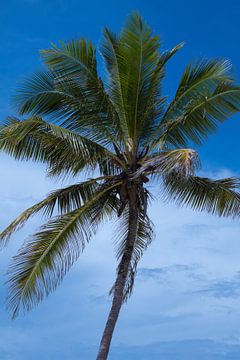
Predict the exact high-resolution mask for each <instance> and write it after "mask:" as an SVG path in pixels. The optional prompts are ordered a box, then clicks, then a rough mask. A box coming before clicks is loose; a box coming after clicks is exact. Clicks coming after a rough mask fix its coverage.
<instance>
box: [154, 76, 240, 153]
mask: <svg viewBox="0 0 240 360" xmlns="http://www.w3.org/2000/svg"><path fill="white" fill-rule="evenodd" d="M239 111H240V87H238V86H234V85H231V84H226V83H222V84H219V85H218V86H217V87H216V89H215V90H214V91H213V92H212V93H210V94H209V95H208V96H205V97H199V98H197V99H195V101H193V102H192V103H191V104H189V105H188V106H186V108H185V112H184V113H183V114H182V116H180V117H179V118H177V119H175V120H173V121H169V122H168V123H166V124H164V125H162V133H161V135H160V136H159V138H158V139H157V140H155V142H154V145H153V147H154V146H161V147H164V146H167V147H168V146H177V147H178V146H187V145H189V143H190V142H192V143H195V144H197V145H201V144H202V143H203V141H204V140H205V139H206V138H207V137H208V136H209V134H211V133H213V132H215V131H216V130H217V126H218V124H219V123H222V122H223V121H225V120H227V119H228V118H230V117H231V116H232V115H234V114H236V113H237V112H239Z"/></svg>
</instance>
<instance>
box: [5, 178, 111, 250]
mask: <svg viewBox="0 0 240 360" xmlns="http://www.w3.org/2000/svg"><path fill="white" fill-rule="evenodd" d="M99 180H100V181H104V180H105V181H106V180H107V181H109V180H108V179H106V178H105V177H103V178H96V179H89V180H87V181H84V182H81V183H78V184H74V185H71V186H67V187H65V188H63V189H59V190H55V191H53V192H51V193H50V194H49V195H48V196H47V197H46V198H45V199H43V200H41V201H40V202H38V203H37V204H35V205H33V206H31V207H30V208H28V209H27V210H25V211H24V212H23V213H22V214H20V215H19V216H18V217H17V218H16V219H15V220H14V221H13V222H12V223H11V224H10V225H9V226H8V227H7V228H6V229H5V230H4V231H2V232H1V233H0V242H1V245H2V246H5V245H6V244H7V242H8V240H9V238H10V237H11V235H12V234H13V233H14V232H15V231H17V230H19V229H20V228H21V227H22V226H23V225H24V224H25V223H26V221H27V220H28V219H29V218H30V217H32V216H33V215H35V214H37V213H38V212H41V213H42V214H43V215H44V216H47V217H51V216H52V215H53V212H54V210H57V212H58V213H60V214H65V213H68V212H70V211H73V210H76V209H78V208H80V207H81V206H83V205H84V204H85V203H87V202H88V201H90V200H91V198H93V197H94V194H95V193H96V192H97V191H98V190H99V189H100V188H101V186H102V184H101V183H99V182H98V181H99Z"/></svg>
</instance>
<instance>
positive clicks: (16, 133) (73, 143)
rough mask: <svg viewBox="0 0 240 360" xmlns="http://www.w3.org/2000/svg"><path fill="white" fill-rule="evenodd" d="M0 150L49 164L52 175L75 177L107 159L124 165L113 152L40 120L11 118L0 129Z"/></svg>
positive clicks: (18, 157) (16, 156) (17, 157)
mask: <svg viewBox="0 0 240 360" xmlns="http://www.w3.org/2000/svg"><path fill="white" fill-rule="evenodd" d="M0 148H1V149H2V150H3V151H5V152H7V153H8V154H10V155H12V156H14V157H15V158H16V159H18V160H30V159H31V160H34V161H40V162H43V163H47V165H48V167H49V173H50V174H52V175H59V174H63V173H65V174H70V173H71V174H72V175H76V174H77V173H78V172H79V171H81V170H82V169H83V168H92V169H94V168H95V167H96V166H99V165H100V164H101V163H102V162H103V161H105V160H106V159H110V160H111V159H112V160H114V162H115V163H119V162H121V161H120V159H118V158H117V156H116V155H114V154H113V153H112V152H111V151H110V150H108V149H107V148H105V147H103V146H102V145H100V144H97V143H95V142H94V141H92V140H89V139H88V138H86V137H84V136H81V135H79V134H76V133H74V132H72V131H70V130H68V129H64V128H62V127H59V126H57V125H54V124H50V123H47V122H46V121H44V120H42V119H41V118H37V117H32V118H30V119H27V120H24V121H22V120H18V119H15V118H9V119H8V121H7V122H6V123H5V125H4V126H3V127H2V128H1V129H0Z"/></svg>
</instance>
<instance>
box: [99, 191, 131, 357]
mask: <svg viewBox="0 0 240 360" xmlns="http://www.w3.org/2000/svg"><path fill="white" fill-rule="evenodd" d="M136 195H137V193H136V189H135V188H133V189H132V190H131V194H130V200H129V222H128V234H127V242H126V250H125V252H124V254H123V256H122V259H121V262H120V264H119V267H118V273H117V278H116V282H115V287H114V293H113V301H112V307H111V310H110V312H109V316H108V319H107V322H106V326H105V329H104V332H103V336H102V340H101V343H100V348H99V353H98V356H97V360H106V359H107V357H108V352H109V348H110V344H111V340H112V335H113V331H114V328H115V325H116V322H117V319H118V316H119V313H120V310H121V306H122V303H123V296H124V287H125V283H126V279H127V274H128V270H129V266H130V262H131V258H132V252H133V248H134V243H135V239H136V233H137V219H138V210H137V206H136Z"/></svg>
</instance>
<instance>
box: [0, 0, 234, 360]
mask: <svg viewBox="0 0 240 360" xmlns="http://www.w3.org/2000/svg"><path fill="white" fill-rule="evenodd" d="M132 10H139V11H140V12H141V14H142V15H143V17H144V18H145V19H146V20H147V22H148V23H149V24H150V25H151V27H152V28H153V30H154V31H155V32H156V33H157V34H160V35H161V39H162V44H163V46H162V47H163V49H168V48H171V47H173V46H174V45H176V44H178V43H179V42H181V41H185V42H186V45H185V46H184V48H183V49H182V50H181V51H180V52H179V53H178V54H177V55H176V56H175V57H174V59H173V60H172V61H171V63H170V64H169V66H168V69H167V70H168V76H167V78H166V81H165V83H164V90H165V93H166V94H168V95H169V96H170V97H171V96H172V95H173V93H174V90H175V88H176V85H177V83H178V80H179V78H180V76H181V73H182V71H183V69H184V67H185V66H186V65H187V63H188V62H189V61H190V60H193V59H197V58H199V57H206V58H210V57H219V58H229V59H231V61H232V63H233V71H234V73H235V74H236V78H237V79H238V81H239V82H240V50H239V29H238V25H237V22H238V18H239V12H240V4H239V1H238V0H236V1H234V0H229V1H228V2H226V1H216V0H212V1H207V0H202V1H186V0H183V1H177V0H174V1H173V0H169V1H157V0H148V1H145V0H144V1H135V0H131V1H129V0H128V1H127V0H122V1H119V0H115V1H113V0H112V1H110V0H108V1H106V0H102V1H95V0H94V1H92V2H89V1H84V2H83V1H77V0H68V1H65V0H50V1H44V0H9V1H8V2H6V3H4V4H3V5H2V6H1V10H0V30H1V48H0V52H1V56H0V80H1V87H0V116H1V118H2V119H3V118H5V117H6V116H7V115H14V109H13V107H12V106H11V96H12V94H13V93H14V90H15V89H16V88H17V86H18V83H19V81H21V79H23V78H24V77H25V76H26V75H29V74H31V73H32V72H33V71H34V70H37V69H39V68H40V67H41V62H40V59H39V55H38V52H39V50H40V49H42V48H47V47H48V46H49V44H50V42H57V41H58V40H71V39H73V38H80V37H82V36H85V37H87V38H88V39H92V40H93V42H94V43H95V44H99V40H100V37H101V30H102V28H103V27H104V26H105V25H106V26H108V27H110V28H111V29H112V30H114V31H119V29H120V27H121V25H122V23H123V21H124V19H125V17H126V16H127V15H128V14H129V13H130V12H131V11H132ZM239 136H240V115H239V116H235V117H234V118H233V119H230V120H229V121H228V122H226V124H224V125H223V126H222V127H221V128H220V129H219V131H218V133H216V134H215V135H214V136H211V137H210V139H209V141H208V142H207V143H206V144H205V145H204V146H203V147H202V148H201V149H197V150H198V151H199V153H200V155H201V158H202V164H203V172H202V174H204V175H205V176H212V177H214V178H217V177H226V176H239V173H240V171H239ZM0 171H1V177H0V199H1V202H0V214H1V215H0V227H1V229H3V228H4V227H5V226H6V225H7V224H8V223H9V222H10V221H11V220H12V219H14V217H15V216H17V215H18V214H19V213H20V212H21V211H22V210H24V209H25V208H26V207H28V206H30V205H32V204H33V203H34V202H37V201H38V200H40V199H41V198H42V197H43V196H44V195H46V193H48V192H49V191H51V190H52V189H55V188H57V187H60V186H61V185H62V183H60V182H57V181H54V180H50V179H47V178H46V177H45V168H44V166H42V165H40V164H33V163H31V162H28V163H18V162H16V161H14V160H13V159H10V158H9V157H8V156H6V155H4V154H1V155H0ZM69 181H70V180H69ZM69 181H68V182H69ZM65 183H66V182H65ZM154 192H155V195H156V199H157V200H156V202H155V203H153V204H152V206H151V208H150V215H151V218H152V220H153V221H154V223H155V233H156V236H155V240H154V242H153V244H152V246H151V247H150V248H149V249H148V251H147V253H146V254H145V256H144V258H143V260H142V261H141V262H140V264H139V271H138V275H137V279H136V285H135V289H134V294H133V296H132V298H131V299H130V301H129V302H128V304H127V306H124V307H123V309H122V313H121V317H120V321H119V322H118V325H117V328H116V332H115V334H114V339H113V347H112V350H111V353H110V357H109V359H110V360H120V359H121V360H122V359H124V360H125V359H126V360H135V359H137V360H182V359H184V360H192V359H194V360H200V359H201V360H222V359H228V360H235V359H239V358H240V326H239V324H240V261H239V260H240V231H239V230H240V226H239V222H238V221H236V220H235V221H232V220H228V219H224V220H223V219H219V218H215V217H212V216H210V215H206V214H201V213H194V212H192V211H191V210H189V209H178V208H177V207H175V206H174V205H171V204H162V203H161V201H160V198H159V195H158V194H159V193H158V189H157V187H156V188H155V190H154ZM40 224H41V219H40V218H38V217H36V218H34V219H33V220H31V221H30V222H29V224H28V225H27V226H26V227H24V228H23V229H22V230H21V231H19V232H18V233H17V234H16V235H14V237H13V239H12V242H11V243H10V246H9V247H8V249H5V250H4V251H3V252H2V253H1V254H0V359H2V360H30V359H33V358H34V359H36V360H40V359H41V360H48V359H51V360H58V359H63V360H64V359H67V360H75V359H81V360H82V359H83V360H88V359H89V360H91V359H94V356H95V354H96V349H97V345H98V342H99V340H100V337H101V332H102V329H103V326H104V323H105V320H106V316H107V312H108V310H109V306H110V299H109V297H108V290H109V289H110V288H111V285H112V284H113V281H114V276H115V267H116V260H115V254H114V244H113V240H112V234H113V232H114V230H115V225H114V224H111V226H110V225H109V224H106V225H104V226H103V227H102V228H101V229H100V231H99V232H98V234H97V235H96V236H95V237H94V239H93V240H92V241H91V243H90V244H89V246H88V247H87V248H86V250H85V252H84V254H83V255H82V256H81V258H80V259H79V261H78V262H77V263H76V264H75V265H74V266H73V268H72V269H71V271H70V272H69V273H68V274H67V276H66V278H65V279H64V281H63V283H62V285H61V286H60V287H59V288H58V289H57V291H56V292H55V293H54V294H51V295H50V296H49V298H48V299H47V301H45V302H44V303H42V304H41V305H39V306H38V308H36V309H35V310H33V311H32V312H31V313H29V314H27V315H26V316H23V315H21V316H20V317H19V318H18V319H17V320H15V321H14V322H13V321H11V320H10V317H9V314H8V313H7V312H6V310H5V305H4V302H5V297H6V285H5V284H4V282H5V281H6V279H7V277H6V275H5V273H6V271H7V266H8V264H9V262H10V258H11V257H12V256H13V255H14V253H15V252H16V251H17V249H18V247H19V245H20V244H21V243H22V241H23V240H24V239H25V238H26V237H27V236H28V235H29V234H31V233H32V232H33V231H34V230H35V229H36V228H37V227H39V225H40Z"/></svg>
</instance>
